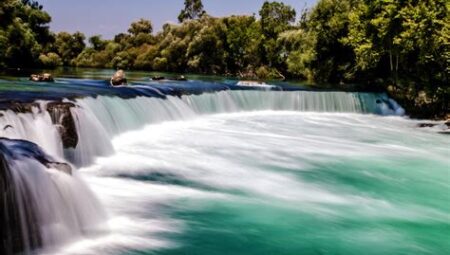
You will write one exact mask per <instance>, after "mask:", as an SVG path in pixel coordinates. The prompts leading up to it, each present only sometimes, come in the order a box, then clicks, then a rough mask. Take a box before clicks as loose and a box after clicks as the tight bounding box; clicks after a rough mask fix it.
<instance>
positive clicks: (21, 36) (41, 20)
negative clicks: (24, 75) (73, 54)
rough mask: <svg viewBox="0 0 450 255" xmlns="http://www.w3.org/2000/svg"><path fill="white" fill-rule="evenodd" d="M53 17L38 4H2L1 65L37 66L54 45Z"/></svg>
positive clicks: (8, 0) (7, 0) (10, 1)
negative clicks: (48, 49)
mask: <svg viewBox="0 0 450 255" xmlns="http://www.w3.org/2000/svg"><path fill="white" fill-rule="evenodd" d="M50 21H51V17H50V15H48V13H46V12H45V11H43V10H42V6H41V5H39V4H38V3H37V2H36V1H28V0H23V1H21V0H4V1H1V2H0V48H1V49H0V66H17V67H18V66H34V65H37V64H39V61H38V57H39V55H40V53H41V52H42V51H43V50H45V49H46V48H47V47H48V45H49V43H51V42H52V39H53V38H52V35H51V33H50V31H49V28H48V25H47V24H48V23H49V22H50Z"/></svg>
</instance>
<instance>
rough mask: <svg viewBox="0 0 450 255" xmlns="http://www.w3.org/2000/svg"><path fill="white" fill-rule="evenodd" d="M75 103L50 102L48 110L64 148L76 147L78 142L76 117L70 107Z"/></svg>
mask: <svg viewBox="0 0 450 255" xmlns="http://www.w3.org/2000/svg"><path fill="white" fill-rule="evenodd" d="M72 107H75V104H73V103H70V102H50V103H48V104H47V112H48V113H49V114H50V117H51V119H52V122H53V124H54V125H55V126H56V128H57V129H58V132H59V135H60V136H61V140H62V143H63V146H64V148H75V147H76V146H77V144H78V133H77V129H76V123H75V119H74V117H73V115H72V112H71V111H70V109H71V108H72Z"/></svg>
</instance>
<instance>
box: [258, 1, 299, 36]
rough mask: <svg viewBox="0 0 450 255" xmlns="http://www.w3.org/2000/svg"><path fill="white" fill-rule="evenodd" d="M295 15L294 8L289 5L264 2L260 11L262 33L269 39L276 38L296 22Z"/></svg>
mask: <svg viewBox="0 0 450 255" xmlns="http://www.w3.org/2000/svg"><path fill="white" fill-rule="evenodd" d="M295 15H296V12H295V10H294V8H292V7H291V6H289V5H285V4H283V3H279V2H268V1H266V2H264V4H263V6H262V8H261V10H260V11H259V16H261V29H262V32H263V33H264V35H265V36H266V37H267V38H276V37H277V35H278V34H279V33H281V32H283V31H285V30H286V29H288V28H289V25H290V24H291V23H292V22H294V21H295Z"/></svg>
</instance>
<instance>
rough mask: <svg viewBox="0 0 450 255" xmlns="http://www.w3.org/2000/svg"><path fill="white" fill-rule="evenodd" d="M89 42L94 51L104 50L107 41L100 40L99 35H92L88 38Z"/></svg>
mask: <svg viewBox="0 0 450 255" xmlns="http://www.w3.org/2000/svg"><path fill="white" fill-rule="evenodd" d="M89 43H90V44H91V46H92V48H93V49H94V50H96V51H101V50H104V49H105V47H106V45H107V42H106V41H103V40H102V36H101V35H94V36H91V37H90V38H89Z"/></svg>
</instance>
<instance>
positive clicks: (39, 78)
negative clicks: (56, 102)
mask: <svg viewBox="0 0 450 255" xmlns="http://www.w3.org/2000/svg"><path fill="white" fill-rule="evenodd" d="M30 81H34V82H54V81H55V79H53V76H52V75H51V74H49V73H42V74H32V75H30Z"/></svg>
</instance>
